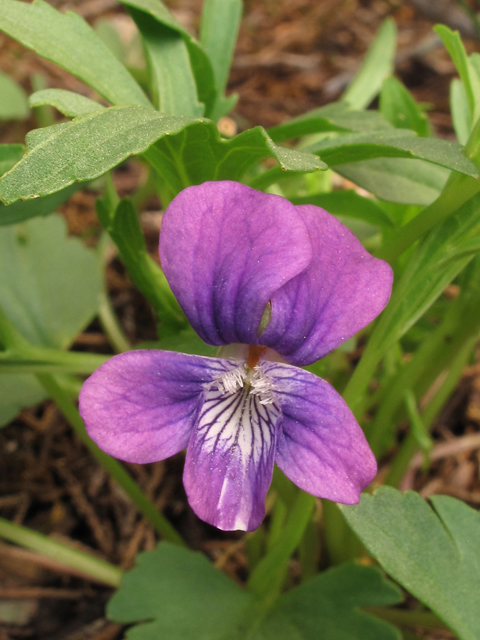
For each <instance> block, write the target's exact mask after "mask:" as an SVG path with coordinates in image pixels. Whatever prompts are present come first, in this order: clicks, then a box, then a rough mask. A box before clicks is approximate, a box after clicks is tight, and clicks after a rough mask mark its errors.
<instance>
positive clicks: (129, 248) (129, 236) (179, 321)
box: [97, 197, 187, 331]
mask: <svg viewBox="0 0 480 640" xmlns="http://www.w3.org/2000/svg"><path fill="white" fill-rule="evenodd" d="M109 204H110V203H109V201H108V197H107V198H104V199H100V200H98V201H97V213H98V217H99V218H100V221H101V223H102V225H103V227H104V228H105V229H106V231H108V233H109V234H110V237H111V238H112V240H113V241H114V242H115V244H116V245H117V247H118V250H119V252H120V256H121V258H122V260H123V262H124V263H125V266H126V267H127V269H128V273H129V275H130V277H131V278H132V280H133V282H134V283H135V284H136V285H137V287H138V288H139V289H140V291H141V292H142V293H143V294H144V296H145V297H146V298H147V300H149V301H150V302H151V304H152V305H153V307H154V308H155V310H156V312H157V314H158V317H159V319H160V320H161V321H162V322H163V323H164V324H166V325H169V326H170V327H172V326H173V328H174V330H176V331H178V329H179V327H184V326H185V325H186V324H187V322H186V319H185V315H184V313H183V311H182V310H181V308H180V306H179V304H178V302H177V301H176V299H175V297H174V295H173V293H172V291H171V289H170V285H169V284H168V282H167V279H166V278H165V275H164V273H163V271H162V270H161V268H160V266H159V265H158V264H157V263H156V262H155V261H154V260H153V258H152V257H151V256H150V255H149V253H148V251H147V246H146V244H145V238H144V236H143V233H142V229H141V227H140V222H139V220H138V216H137V212H136V211H135V208H134V206H133V204H132V203H131V201H130V200H128V199H126V198H124V199H123V200H120V202H119V203H118V205H117V206H116V207H115V210H114V211H112V210H111V209H110V206H109Z"/></svg>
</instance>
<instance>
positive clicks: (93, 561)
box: [0, 518, 122, 587]
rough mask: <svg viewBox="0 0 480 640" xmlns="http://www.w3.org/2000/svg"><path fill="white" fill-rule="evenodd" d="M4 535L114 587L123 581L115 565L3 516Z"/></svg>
mask: <svg viewBox="0 0 480 640" xmlns="http://www.w3.org/2000/svg"><path fill="white" fill-rule="evenodd" d="M0 537H1V538H3V539H4V540H9V541H10V542H14V543H15V544H18V545H20V546H21V547H24V548H25V549H30V550H31V551H36V552H38V553H40V554H41V555H43V556H47V557H48V558H53V559H54V560H56V561H57V562H60V563H62V564H63V565H65V566H67V567H70V568H71V569H74V570H75V571H78V572H81V573H82V574H84V575H85V576H88V577H90V578H92V579H93V580H96V581H98V582H102V583H103V584H107V585H109V586H111V587H118V586H119V584H120V578H121V577H122V571H121V570H120V569H117V567H115V566H114V565H113V564H110V563H109V562H106V561H105V560H100V559H98V558H95V556H93V555H90V554H89V553H85V552H84V551H78V550H77V549H72V547H70V546H68V545H66V544H62V543H61V542H57V541H55V540H52V539H51V538H48V537H47V536H44V535H42V534H41V533H37V532H36V531H32V530H31V529H27V528H26V527H22V526H20V525H18V524H13V523H12V522H8V520H4V519H3V518H0Z"/></svg>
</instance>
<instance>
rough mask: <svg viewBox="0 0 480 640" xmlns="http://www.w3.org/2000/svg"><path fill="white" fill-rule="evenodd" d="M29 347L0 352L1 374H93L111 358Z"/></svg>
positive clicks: (93, 354) (94, 354)
mask: <svg viewBox="0 0 480 640" xmlns="http://www.w3.org/2000/svg"><path fill="white" fill-rule="evenodd" d="M25 344H26V345H27V346H21V347H15V348H12V349H8V350H6V351H3V352H0V373H8V374H10V373H44V372H45V373H78V374H89V373H93V372H94V371H95V370H96V369H98V367H100V366H101V365H102V364H104V363H105V362H107V360H109V359H110V357H111V356H102V355H99V354H96V353H83V352H82V353H80V352H75V351H61V350H59V349H44V348H42V347H34V346H32V345H29V344H28V343H25Z"/></svg>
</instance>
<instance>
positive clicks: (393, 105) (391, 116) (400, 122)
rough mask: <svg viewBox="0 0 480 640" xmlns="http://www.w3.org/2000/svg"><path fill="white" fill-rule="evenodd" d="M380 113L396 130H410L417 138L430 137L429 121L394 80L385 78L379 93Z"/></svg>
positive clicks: (403, 88)
mask: <svg viewBox="0 0 480 640" xmlns="http://www.w3.org/2000/svg"><path fill="white" fill-rule="evenodd" d="M380 111H381V113H382V115H383V117H384V118H385V119H386V120H388V121H389V122H390V123H391V124H393V126H394V127H397V128H398V129H412V130H413V131H415V132H416V133H417V134H418V135H419V136H429V135H431V126H430V121H429V120H428V118H427V116H426V114H425V113H424V111H423V110H422V109H421V108H420V106H419V105H418V104H417V103H416V102H415V99H414V97H413V96H412V94H411V93H410V92H409V91H408V89H407V88H406V87H405V86H404V85H403V84H402V83H401V82H400V81H399V80H397V79H396V78H394V77H391V78H387V79H386V80H385V82H384V83H383V85H382V90H381V92H380Z"/></svg>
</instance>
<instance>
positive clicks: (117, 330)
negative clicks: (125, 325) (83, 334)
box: [98, 291, 132, 353]
mask: <svg viewBox="0 0 480 640" xmlns="http://www.w3.org/2000/svg"><path fill="white" fill-rule="evenodd" d="M98 315H99V318H100V323H101V325H102V328H103V330H104V331H105V333H106V334H107V336H108V339H109V341H110V344H111V345H112V347H113V348H114V349H115V352H116V353H124V352H125V351H130V350H131V348H132V346H131V344H130V343H129V341H128V340H127V337H126V336H125V334H124V333H123V330H122V327H121V326H120V323H119V322H118V320H117V317H116V315H115V311H114V310H113V307H112V303H111V301H110V298H109V297H108V294H107V292H106V291H103V292H102V294H101V296H100V307H99V310H98Z"/></svg>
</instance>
